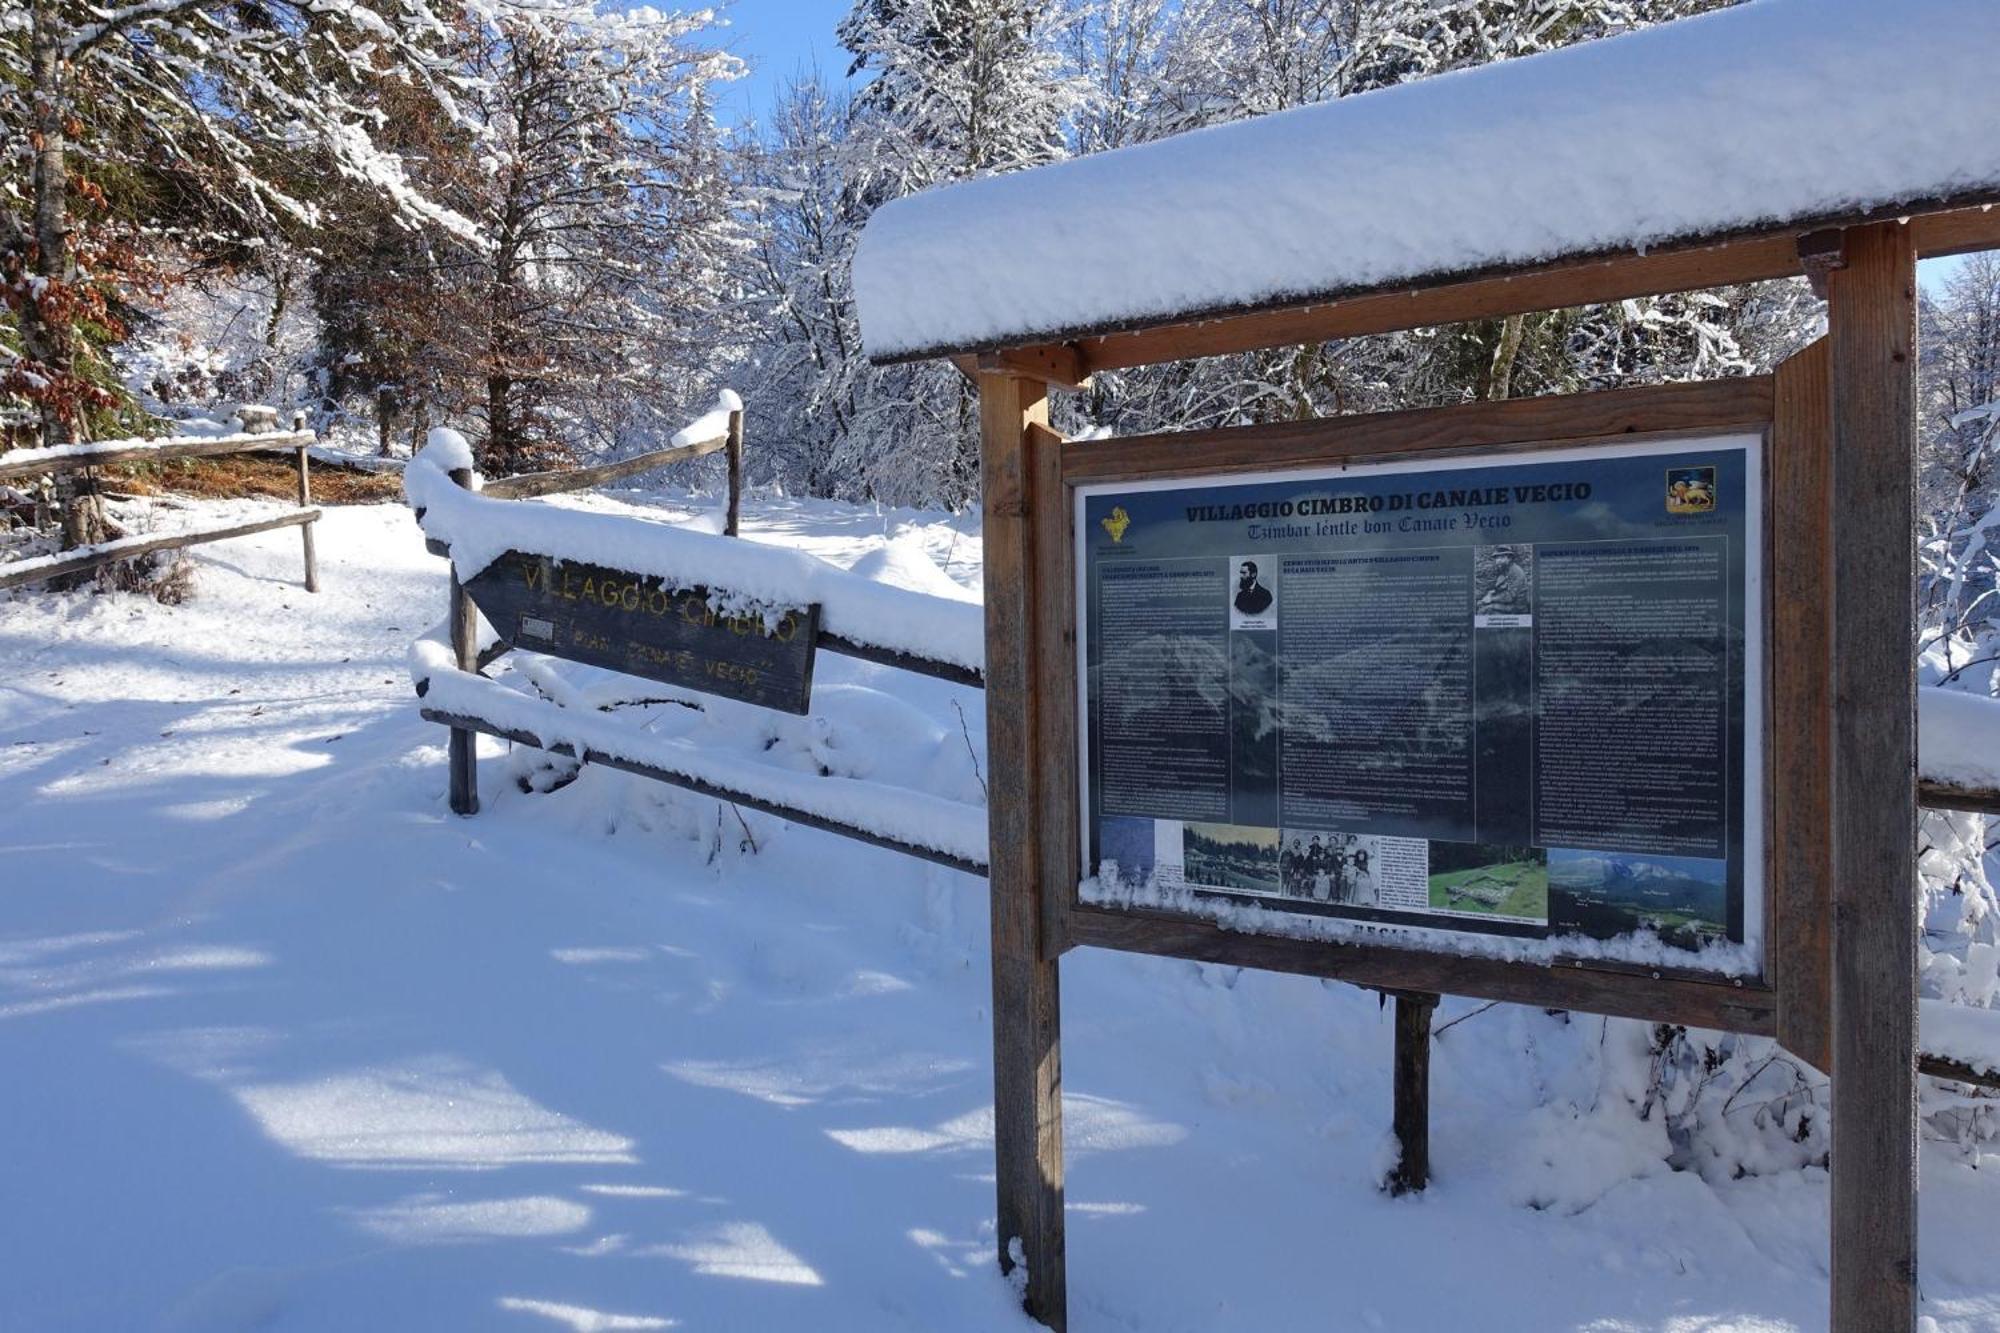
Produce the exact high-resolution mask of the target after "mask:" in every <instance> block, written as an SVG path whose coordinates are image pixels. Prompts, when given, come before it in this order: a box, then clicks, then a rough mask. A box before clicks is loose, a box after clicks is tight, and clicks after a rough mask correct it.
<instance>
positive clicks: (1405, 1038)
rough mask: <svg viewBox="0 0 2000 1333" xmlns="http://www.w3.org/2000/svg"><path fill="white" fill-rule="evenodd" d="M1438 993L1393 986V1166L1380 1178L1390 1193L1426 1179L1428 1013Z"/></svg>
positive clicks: (1407, 1191) (1428, 1153)
mask: <svg viewBox="0 0 2000 1333" xmlns="http://www.w3.org/2000/svg"><path fill="white" fill-rule="evenodd" d="M1437 1005H1438V997H1437V996H1436V995H1433V994H1431V993H1429V992H1426V991H1397V992H1396V1075H1395V1099H1396V1101H1395V1115H1394V1123H1395V1128H1396V1166H1395V1169H1394V1170H1393V1171H1391V1172H1390V1173H1389V1179H1388V1180H1387V1181H1386V1182H1384V1183H1385V1184H1386V1185H1387V1187H1388V1190H1389V1193H1391V1194H1410V1193H1413V1192H1416V1191H1420V1190H1422V1189H1423V1188H1424V1187H1425V1186H1426V1185H1428V1184H1430V1181H1431V1015H1432V1014H1434V1013H1435V1012H1437Z"/></svg>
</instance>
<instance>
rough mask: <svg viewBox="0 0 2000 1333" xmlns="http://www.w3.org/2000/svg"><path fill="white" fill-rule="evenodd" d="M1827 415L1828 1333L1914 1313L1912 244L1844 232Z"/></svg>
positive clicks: (1853, 1331)
mask: <svg viewBox="0 0 2000 1333" xmlns="http://www.w3.org/2000/svg"><path fill="white" fill-rule="evenodd" d="M1842 249H1843V254H1842V257H1843V260H1844V264H1843V265H1842V266H1841V267H1838V268H1835V269H1833V270H1831V271H1830V272H1829V273H1828V275H1827V307H1828V308H1827V320H1828V334H1827V337H1828V344H1829V347H1830V349H1831V381H1832V404H1831V413H1832V421H1833V481H1834V487H1833V531H1835V532H1837V533H1839V534H1840V536H1839V540H1838V541H1837V542H1836V543H1835V544H1834V547H1833V553H1832V559H1833V572H1832V580H1833V609H1834V615H1833V635H1832V645H1831V646H1832V679H1833V706H1834V711H1833V745H1832V755H1833V782H1832V806H1833V826H1832V827H1833V848H1832V869H1833V1071H1832V1072H1833V1163H1832V1176H1833V1191H1832V1193H1833V1200H1832V1213H1833V1219H1832V1227H1833V1244H1832V1268H1833V1275H1832V1320H1831V1328H1832V1330H1833V1333H1864V1331H1865V1333H1889V1330H1895V1329H1905V1330H1906V1329H1910V1328H1912V1327H1913V1326H1914V1325H1915V1323H1916V1314H1917V1304H1916V1302H1917V1282H1916V1278H1917V1175H1916V1173H1917V1081H1916V1054H1917V938H1916V930H1917V891H1916V890H1917V870H1916V858H1917V847H1916V824H1917V808H1916V675H1915V671H1914V670H1913V666H1912V662H1911V653H1910V645H1911V642H1912V636H1913V626H1914V619H1915V614H1916V605H1915V596H1914V592H1913V588H1914V582H1915V574H1916V560H1915V551H1914V536H1913V534H1914V530H1915V528H1914V518H1913V513H1914V502H1915V501H1914V485H1913V476H1914V473H1915V438H1916V395H1915V376H1916V351H1917V348H1916V336H1917V334H1916V282H1917V277H1916V250H1915V246H1914V244H1913V237H1912V236H1911V234H1910V231H1909V229H1908V228H1906V227H1902V226H1899V225H1897V224H1895V223H1882V224H1876V225H1874V226H1868V227H1858V228H1854V229H1851V230H1849V231H1848V232H1847V234H1846V237H1845V243H1844V245H1843V248H1842Z"/></svg>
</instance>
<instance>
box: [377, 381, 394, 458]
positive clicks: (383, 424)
mask: <svg viewBox="0 0 2000 1333" xmlns="http://www.w3.org/2000/svg"><path fill="white" fill-rule="evenodd" d="M395 430H396V386H395V385H393V384H378V385H376V386H375V441H376V444H377V446H378V447H377V450H376V452H378V453H379V454H381V455H382V457H384V458H387V457H388V456H389V438H390V436H392V435H393V434H394V433H395Z"/></svg>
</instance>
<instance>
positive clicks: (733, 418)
mask: <svg viewBox="0 0 2000 1333" xmlns="http://www.w3.org/2000/svg"><path fill="white" fill-rule="evenodd" d="M742 511H743V409H742V408H740V407H739V408H737V409H736V410H735V411H733V412H731V413H730V414H729V515H728V517H727V519H725V520H724V522H723V525H722V535H723V536H725V537H734V536H735V535H736V528H737V523H738V521H739V520H740V519H741V518H742Z"/></svg>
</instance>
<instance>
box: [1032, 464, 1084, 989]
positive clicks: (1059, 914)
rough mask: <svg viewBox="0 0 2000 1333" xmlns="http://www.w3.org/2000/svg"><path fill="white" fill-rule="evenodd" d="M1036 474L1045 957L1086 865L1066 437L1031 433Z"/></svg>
mask: <svg viewBox="0 0 2000 1333" xmlns="http://www.w3.org/2000/svg"><path fill="white" fill-rule="evenodd" d="M1028 447H1029V450H1030V452H1031V456H1032V466H1033V468H1034V476H1035V492H1034V529H1035V575H1036V591H1035V607H1036V611H1037V613H1038V615H1039V624H1038V625H1037V627H1036V632H1035V666H1034V678H1033V679H1034V691H1035V696H1036V697H1035V708H1036V713H1035V717H1036V735H1035V753H1036V762H1035V767H1036V770H1037V771H1038V772H1039V773H1040V774H1041V787H1040V790H1039V792H1038V793H1037V796H1038V799H1039V801H1040V803H1041V821H1042V823H1041V842H1040V848H1041V883H1042V895H1041V897H1042V956H1043V957H1045V958H1055V957H1058V956H1060V955H1061V953H1062V951H1063V950H1064V949H1065V948H1067V947H1068V944H1067V942H1066V941H1067V937H1068V932H1067V929H1066V922H1067V920H1068V917H1069V906H1070V902H1071V901H1072V900H1073V899H1074V898H1075V896H1076V882H1077V880H1078V879H1079V878H1080V874H1079V871H1080V868H1081V866H1082V864H1083V847H1082V843H1081V836H1082V831H1081V828H1080V827H1079V809H1078V806H1079V802H1080V801H1081V787H1080V784H1079V782H1078V774H1077V764H1078V762H1079V761H1078V757H1077V715H1076V710H1077V688H1076V543H1075V541H1074V538H1073V534H1072V529H1071V524H1072V521H1073V518H1074V512H1073V508H1074V507H1073V506H1072V504H1071V503H1070V496H1071V492H1070V491H1069V489H1068V488H1067V487H1065V486H1064V485H1063V483H1062V454H1063V439H1062V436H1060V435H1058V434H1056V433H1055V432H1054V431H1052V430H1048V429H1045V428H1044V427H1042V426H1040V425H1035V426H1031V427H1030V428H1029V430H1028Z"/></svg>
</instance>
